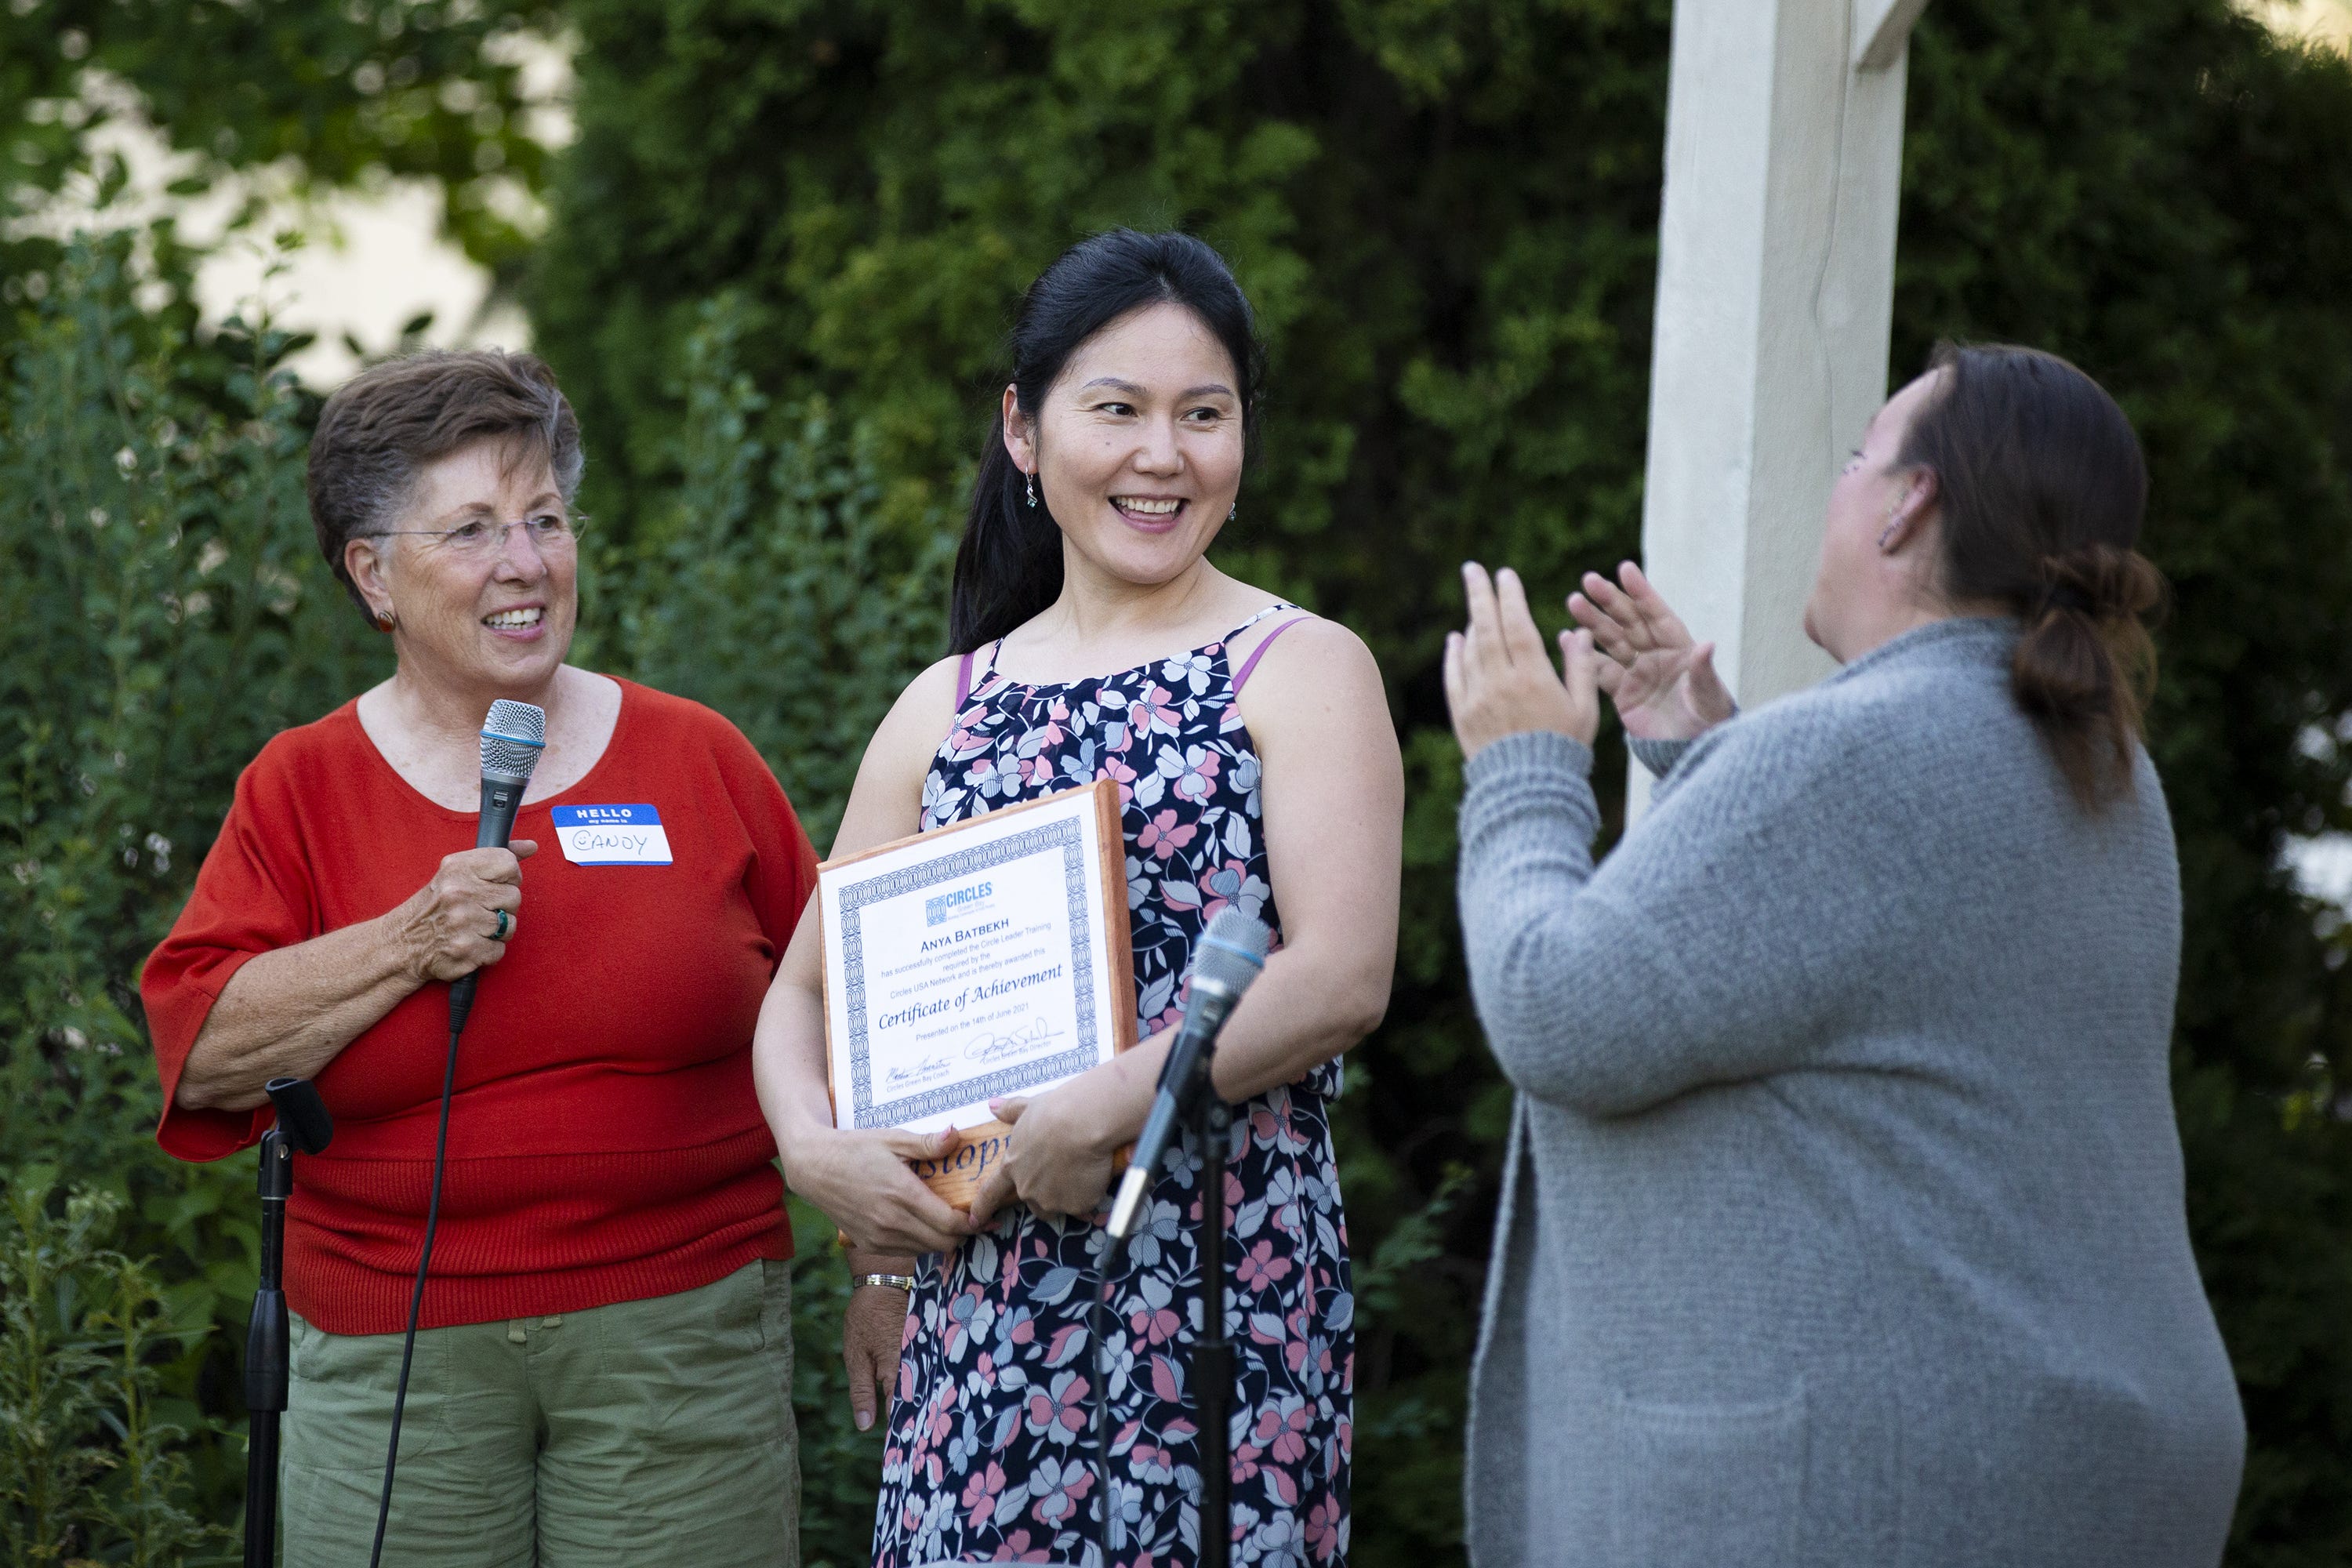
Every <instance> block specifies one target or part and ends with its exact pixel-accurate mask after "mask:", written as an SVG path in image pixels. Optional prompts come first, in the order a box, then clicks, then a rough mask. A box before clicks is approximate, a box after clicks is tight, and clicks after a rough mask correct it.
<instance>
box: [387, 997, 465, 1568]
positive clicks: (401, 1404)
mask: <svg viewBox="0 0 2352 1568" xmlns="http://www.w3.org/2000/svg"><path fill="white" fill-rule="evenodd" d="M465 1029H466V1026H465V1022H464V1020H463V1019H460V1020H459V1021H458V1022H457V1025H456V1026H454V1027H453V1028H451V1029H450V1031H449V1059H448V1062H447V1064H446V1066H445V1067H443V1068H442V1069H441V1122H440V1125H439V1127H437V1128H436V1130H435V1131H434V1134H433V1192H432V1195H431V1196H430V1197H429V1198H427V1199H426V1200H425V1247H424V1249H423V1250H422V1251H420V1252H419V1253H418V1254H417V1255H416V1286H415V1289H413V1290H411V1291H410V1292H409V1295H408V1330H407V1332H406V1333H405V1334H404V1336H403V1337H402V1339H401V1342H400V1383H399V1384H398V1386H397V1387H395V1388H394V1391H393V1395H392V1443H391V1445H390V1447H387V1448H386V1450H385V1452H384V1456H383V1495H382V1496H380V1497H378V1498H377V1499H376V1505H375V1544H374V1545H373V1546H371V1547H370V1548H368V1568H378V1565H379V1563H381V1561H382V1559H383V1529H384V1525H385V1524H386V1522H388V1521H390V1520H391V1518H392V1475H393V1471H394V1468H396V1467H397V1466H398V1465H399V1463H400V1419H401V1416H402V1415H404V1413H405V1412H406V1410H407V1408H408V1363H409V1362H410V1360H411V1358H413V1357H414V1356H415V1354H416V1320H417V1317H418V1315H419V1314H420V1313H421V1312H422V1311H423V1310H424V1307H425V1270H426V1269H427V1268H430V1267H432V1263H433V1233H434V1231H435V1230H436V1228H437V1227H438V1226H439V1225H440V1222H441V1173H442V1171H443V1169H444V1168H445V1167H446V1165H447V1163H448V1159H449V1099H450V1093H451V1091H452V1090H453V1089H455V1088H456V1087H457V1037H458V1036H459V1035H461V1034H463V1033H465Z"/></svg>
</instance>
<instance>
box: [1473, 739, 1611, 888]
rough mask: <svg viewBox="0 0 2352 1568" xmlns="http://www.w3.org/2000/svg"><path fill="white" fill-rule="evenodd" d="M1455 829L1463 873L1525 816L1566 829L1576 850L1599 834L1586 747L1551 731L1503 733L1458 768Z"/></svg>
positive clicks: (1599, 819) (1597, 811) (1590, 759)
mask: <svg viewBox="0 0 2352 1568" xmlns="http://www.w3.org/2000/svg"><path fill="white" fill-rule="evenodd" d="M1462 784H1463V789H1462V810H1461V822H1460V826H1459V831H1460V833H1461V845H1462V850H1463V855H1464V867H1465V870H1466V869H1467V868H1468V867H1469V864H1470V862H1471V861H1473V860H1475V859H1477V858H1480V854H1481V851H1482V850H1483V849H1485V848H1489V847H1492V844H1491V839H1492V836H1493V835H1494V834H1495V833H1496V832H1497V831H1503V830H1504V825H1505V824H1507V823H1512V822H1520V821H1525V820H1527V819H1528V816H1530V814H1532V816H1535V817H1538V818H1549V819H1551V820H1553V821H1555V822H1557V823H1559V824H1560V825H1561V826H1565V827H1567V828H1568V829H1569V831H1570V835H1571V836H1572V837H1575V838H1576V839H1577V840H1578V842H1579V844H1580V846H1581V845H1587V844H1590V843H1591V841H1592V836H1593V835H1594V834H1596V833H1598V832H1599V831H1600V830H1601V808H1600V805H1599V804H1598V803H1597V802H1596V801H1594V799H1593V798H1592V748H1591V747H1590V746H1588V745H1586V744H1584V742H1581V741H1574V740H1570V738H1569V737H1568V736H1566V735H1563V734H1560V733H1559V732H1558V731H1552V730H1526V731H1520V732H1519V733H1517V734H1516V735H1506V736H1504V737H1503V738H1502V739H1501V740H1499V741H1496V742H1493V743H1492V744H1490V745H1488V746H1486V747H1485V748H1484V749H1483V750H1481V751H1480V752H1478V754H1477V755H1476V756H1475V757H1472V758H1471V759H1470V760H1469V762H1468V763H1465V765H1464V767H1463V770H1462Z"/></svg>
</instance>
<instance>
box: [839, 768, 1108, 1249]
mask: <svg viewBox="0 0 2352 1568" xmlns="http://www.w3.org/2000/svg"><path fill="white" fill-rule="evenodd" d="M1126 864H1127V862H1126V846H1125V842H1124V840H1123V838H1122V837H1121V834H1120V827H1119V798H1118V784H1116V783H1114V782H1113V781H1111V780H1109V779H1099V780H1097V781H1096V782H1095V783H1093V784H1087V785H1084V786H1082V787H1080V788H1077V789H1071V790H1064V791H1062V792H1061V793H1059V794H1057V795H1047V796H1045V797H1044V798H1043V799H1040V800H1034V801H1027V802H1024V803H1023V804H1021V805H1009V806H1004V807H1003V808H1001V809H999V810H996V811H992V812H990V813H988V814H987V815H985V816H977V817H973V818H972V819H971V820H970V821H968V822H960V823H956V824H954V825H952V826H947V827H941V828H937V829H934V830H933V831H931V832H929V833H924V834H919V835H918V836H916V837H912V838H902V839H900V840H898V842H897V843H895V844H886V845H883V846H882V847H879V848H877V849H868V850H866V851H865V852H864V853H862V854H857V855H850V856H845V857H843V858H840V859H838V860H828V861H826V862H825V863H824V865H823V866H820V867H819V868H817V898H818V900H819V904H818V908H819V914H820V919H821V921H822V929H823V931H824V1003H825V1006H824V1012H825V1078H826V1085H827V1087H828V1088H829V1089H831V1091H832V1094H833V1112H834V1124H835V1126H838V1127H900V1128H905V1129H907V1130H908V1131H914V1132H936V1131H940V1130H941V1129H944V1128H950V1127H952V1128H956V1129H958V1130H959V1131H961V1133H962V1134H963V1137H962V1140H961V1143H960V1144H959V1145H958V1147H957V1148H955V1149H954V1150H953V1151H952V1152H950V1153H949V1155H948V1156H947V1157H946V1158H945V1159H943V1160H940V1161H939V1162H937V1163H936V1165H935V1166H934V1165H932V1164H929V1163H927V1164H923V1165H919V1166H918V1167H917V1172H918V1173H919V1174H920V1175H921V1176H922V1177H923V1178H924V1180H926V1181H927V1182H929V1184H930V1185H931V1187H932V1189H933V1190H934V1191H936V1192H938V1193H939V1194H940V1196H942V1197H944V1198H946V1199H947V1200H948V1201H949V1202H950V1203H955V1204H962V1203H966V1202H969V1201H970V1199H971V1194H973V1193H974V1192H975V1191H976V1190H977V1189H978V1187H979V1184H980V1180H981V1177H982V1175H983V1174H984V1173H985V1172H986V1170H987V1168H988V1167H989V1166H990V1165H991V1164H992V1163H994V1161H995V1158H996V1157H997V1154H998V1152H1000V1151H1001V1150H1002V1148H1003V1134H1004V1132H1005V1131H1007V1129H1006V1128H1005V1127H1004V1125H1003V1123H1002V1122H1000V1121H996V1119H995V1118H994V1117H992V1115H990V1114H989V1110H988V1102H989V1101H990V1100H997V1099H1001V1098H1003V1097H1006V1096H1009V1095H1016V1094H1035V1093H1038V1092H1040V1091H1041V1090H1044V1089H1050V1088H1052V1087H1053V1086H1054V1085H1055V1084H1057V1083H1060V1082H1062V1081H1063V1080H1064V1079H1069V1078H1074V1077H1076V1075H1077V1074H1079V1073H1082V1072H1084V1071H1086V1070H1087V1068H1091V1067H1094V1066H1095V1065H1097V1063H1100V1062H1104V1061H1108V1060H1109V1059H1110V1058H1111V1056H1112V1055H1113V1054H1114V1053H1116V1052H1118V1051H1123V1050H1125V1049H1127V1048H1128V1047H1130V1046H1132V1045H1134V1044H1135V973H1134V954H1133V950H1132V949H1131V948H1130V946H1129V935H1128V924H1127V876H1126Z"/></svg>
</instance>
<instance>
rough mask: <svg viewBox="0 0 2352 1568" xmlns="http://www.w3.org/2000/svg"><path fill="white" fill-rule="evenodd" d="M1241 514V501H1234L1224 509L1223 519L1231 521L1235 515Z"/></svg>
mask: <svg viewBox="0 0 2352 1568" xmlns="http://www.w3.org/2000/svg"><path fill="white" fill-rule="evenodd" d="M1241 514H1242V503H1241V502H1239V501H1235V502H1234V504H1233V505H1231V506H1229V507H1227V508H1226V509H1225V521H1227V522H1231V521H1233V520H1234V519H1235V518H1237V517H1239V516H1241Z"/></svg>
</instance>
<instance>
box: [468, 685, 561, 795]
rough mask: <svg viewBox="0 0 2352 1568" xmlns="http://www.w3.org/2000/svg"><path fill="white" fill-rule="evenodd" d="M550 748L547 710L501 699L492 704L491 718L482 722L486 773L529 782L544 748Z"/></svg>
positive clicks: (483, 756)
mask: <svg viewBox="0 0 2352 1568" xmlns="http://www.w3.org/2000/svg"><path fill="white" fill-rule="evenodd" d="M546 744H547V710H546V709H544V708H541V707H539V706H537V705H536V704H533V703H530V702H516V701H513V700H509V699H508V698H504V697H501V698H499V700H497V701H495V702H493V703H491V704H490V716H489V717H488V718H487V719H485V720H483V721H482V772H483V773H491V774H495V775H497V776H498V777H500V778H508V779H516V780H523V779H528V778H530V770H531V769H533V768H535V767H537V766H539V752H540V748H541V747H542V746H544V745H546Z"/></svg>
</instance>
